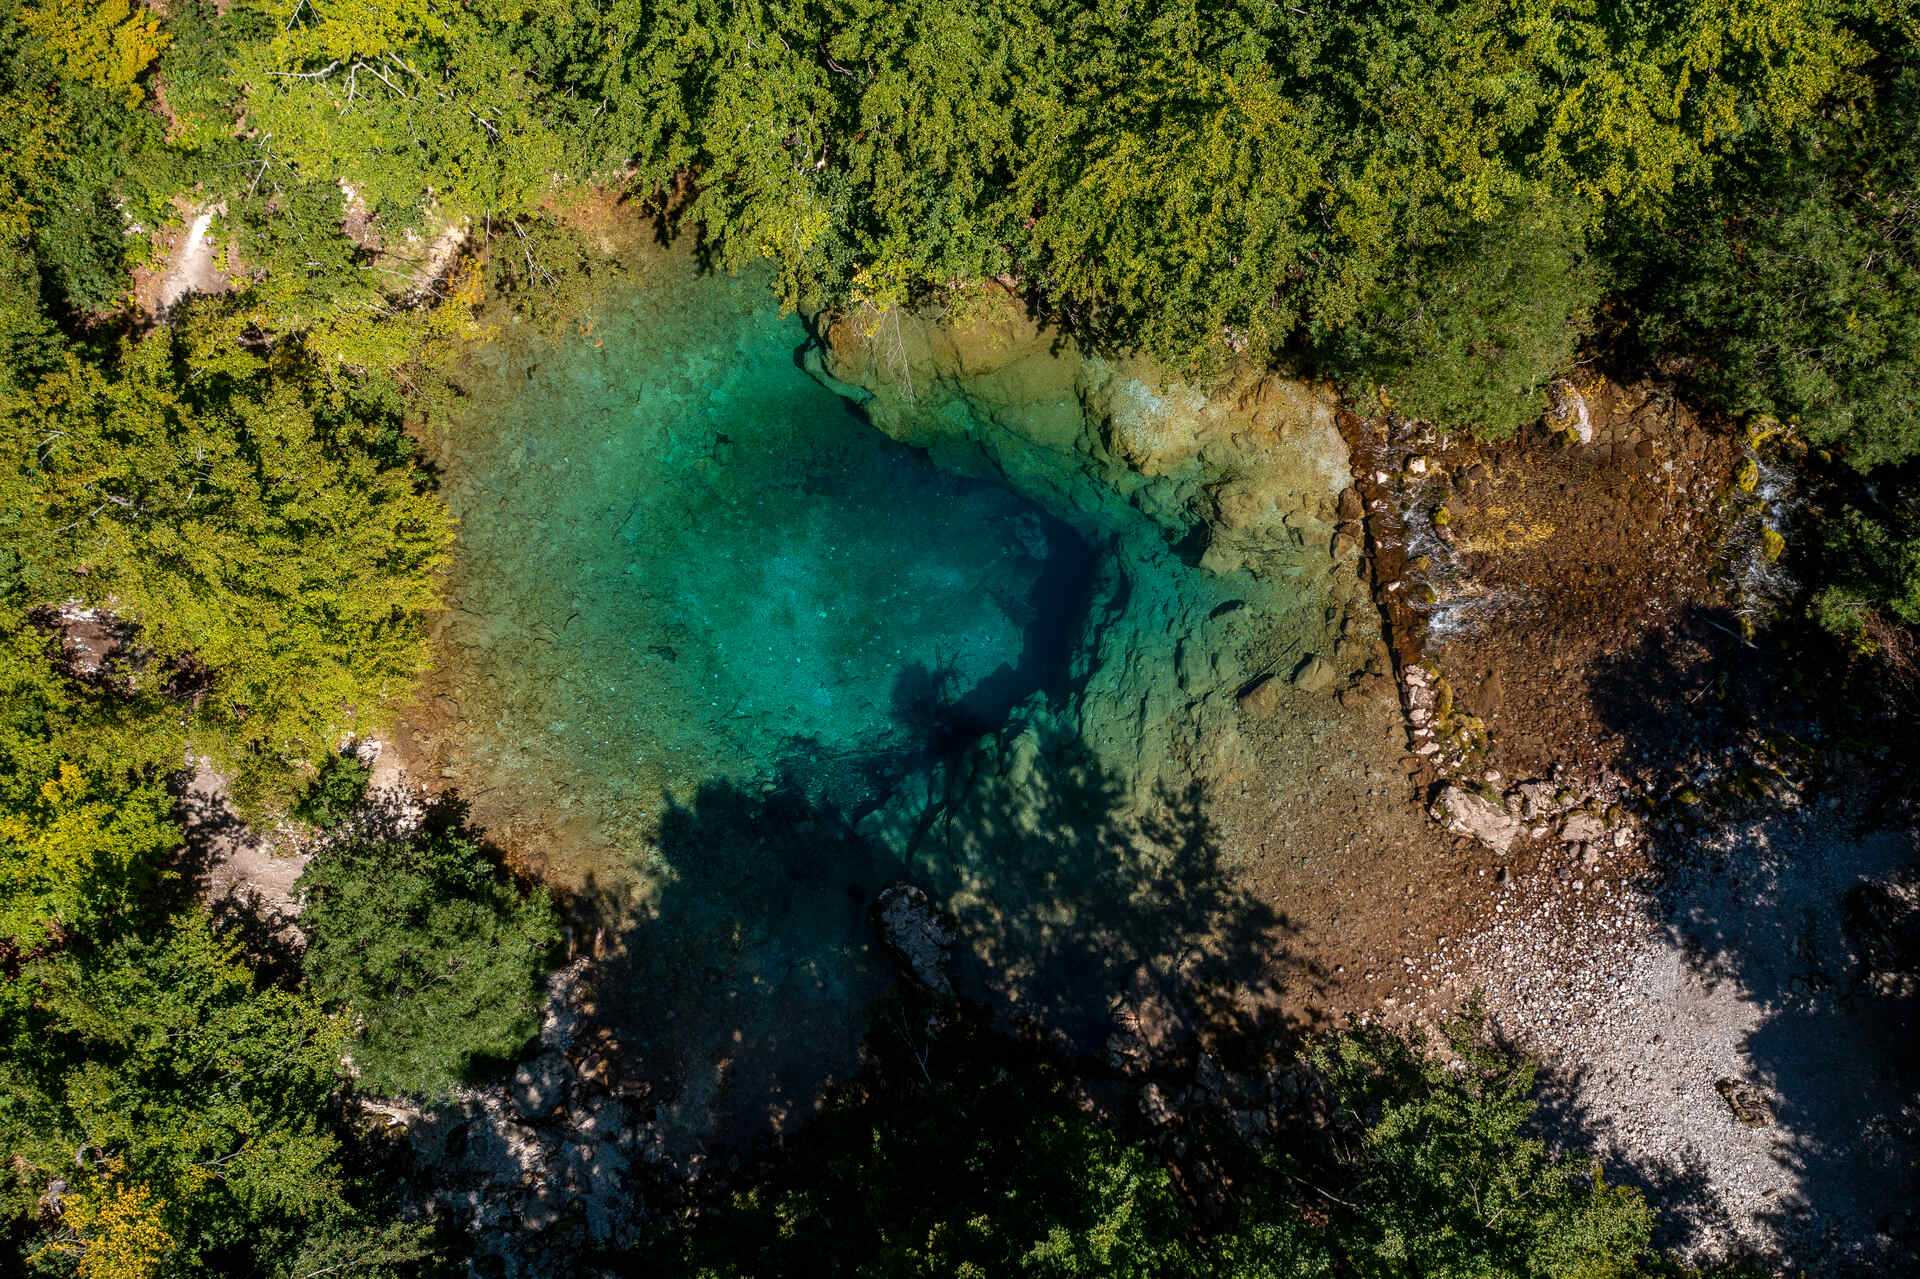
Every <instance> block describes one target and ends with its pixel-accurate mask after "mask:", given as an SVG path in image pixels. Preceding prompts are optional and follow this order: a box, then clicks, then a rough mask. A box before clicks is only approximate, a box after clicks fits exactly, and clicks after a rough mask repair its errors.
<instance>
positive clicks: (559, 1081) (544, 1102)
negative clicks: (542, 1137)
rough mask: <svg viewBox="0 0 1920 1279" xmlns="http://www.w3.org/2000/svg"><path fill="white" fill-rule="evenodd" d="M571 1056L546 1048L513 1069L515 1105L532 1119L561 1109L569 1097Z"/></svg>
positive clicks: (512, 1088) (512, 1090)
mask: <svg viewBox="0 0 1920 1279" xmlns="http://www.w3.org/2000/svg"><path fill="white" fill-rule="evenodd" d="M570 1074H571V1072H570V1071H569V1070H568V1069H567V1059H566V1058H565V1057H562V1056H561V1055H560V1054H559V1053H557V1052H544V1053H541V1054H540V1055H539V1056H538V1057H535V1058H534V1059H533V1060H531V1061H527V1062H522V1063H521V1065H520V1068H519V1069H518V1070H516V1071H514V1072H513V1085H512V1087H511V1089H510V1090H509V1091H510V1093H511V1095H512V1097H513V1104H514V1108H515V1109H516V1110H518V1111H519V1112H520V1113H521V1114H522V1115H524V1116H525V1117H526V1118H528V1119H545V1118H547V1117H548V1116H549V1115H551V1114H553V1112H554V1111H556V1110H558V1109H560V1106H561V1104H562V1103H564V1102H565V1101H566V1099H567V1079H568V1076H569V1075H570Z"/></svg>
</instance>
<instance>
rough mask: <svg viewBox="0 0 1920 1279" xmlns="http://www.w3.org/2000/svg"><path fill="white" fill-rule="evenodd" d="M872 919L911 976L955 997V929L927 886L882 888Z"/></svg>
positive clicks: (944, 996)
mask: <svg viewBox="0 0 1920 1279" xmlns="http://www.w3.org/2000/svg"><path fill="white" fill-rule="evenodd" d="M873 920H874V926H875V927H876V928H878V929H879V931H880V940H881V941H882V942H883V943H884V944H885V945H886V948H887V952H888V953H889V954H891V955H892V956H893V958H894V961H895V962H896V963H898V964H899V965H900V967H901V968H902V969H904V970H905V971H906V973H907V975H908V976H909V977H912V978H913V980H914V981H916V982H918V983H919V984H920V985H921V986H923V987H925V988H926V989H927V991H928V992H929V993H931V994H933V995H935V996H937V997H939V998H941V999H951V998H953V980H952V978H950V977H949V976H948V975H947V966H948V962H949V957H948V954H947V951H948V949H949V948H950V947H951V946H952V945H953V943H954V939H955V933H954V931H953V929H952V928H950V927H949V926H948V925H947V922H946V921H945V920H944V919H942V918H941V917H940V912H939V910H938V909H937V908H936V907H935V906H934V904H933V899H932V898H931V897H929V896H927V891H926V890H925V889H924V888H919V887H916V886H915V885H913V884H891V885H889V886H888V887H886V888H884V889H882V890H881V892H880V896H879V897H878V898H876V899H875V901H874V905H873Z"/></svg>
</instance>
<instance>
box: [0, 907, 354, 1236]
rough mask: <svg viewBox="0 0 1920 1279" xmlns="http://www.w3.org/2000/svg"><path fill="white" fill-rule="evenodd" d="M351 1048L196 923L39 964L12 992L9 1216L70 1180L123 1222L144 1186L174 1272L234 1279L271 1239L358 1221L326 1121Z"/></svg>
mask: <svg viewBox="0 0 1920 1279" xmlns="http://www.w3.org/2000/svg"><path fill="white" fill-rule="evenodd" d="M346 1038H347V1028H346V1026H345V1025H344V1023H342V1022H340V1021H339V1020H338V1019H335V1018H330V1017H328V1016H326V1015H325V1014H324V1013H322V1011H321V1009H320V1007H319V1005H318V1003H317V1002H316V1001H315V1000H314V999H313V998H312V997H311V996H308V995H302V994H294V993H290V992H288V991H284V990H280V989H276V988H274V987H271V986H263V985H262V984H260V982H259V981H258V980H257V979H256V977H255V975H254V973H253V972H252V970H251V969H250V968H249V967H248V966H247V965H246V964H245V963H244V962H243V961H242V959H241V957H240V955H239V953H238V950H237V948H236V947H235V945H234V944H233V943H232V942H231V941H228V940H226V939H224V938H222V937H221V936H220V935H219V934H218V933H217V932H215V931H214V929H213V927H212V926H211V924H210V923H209V922H208V920H207V917H206V916H205V915H204V914H203V913H201V912H198V911H195V912H191V913H189V914H186V915H184V916H181V917H179V918H177V919H175V920H173V921H171V922H168V923H165V924H163V925H162V926H161V927H160V928H159V929H158V930H157V931H156V933H155V935H154V936H152V937H151V938H139V937H123V938H119V939H116V940H114V941H111V942H109V943H108V944H106V945H104V946H101V947H99V948H97V949H89V950H69V951H63V952H60V953H56V954H53V955H49V956H46V957H44V958H42V959H38V960H35V961H33V962H32V963H30V964H28V965H27V966H26V967H25V968H24V970H23V971H22V972H21V973H20V975H19V976H18V977H17V978H14V979H10V980H5V981H0V1148H3V1149H4V1150H5V1152H6V1157H7V1159H8V1161H9V1169H10V1170H9V1173H8V1178H9V1181H8V1193H7V1198H6V1204H5V1206H6V1208H7V1210H8V1212H9V1214H10V1215H15V1216H16V1217H17V1216H20V1215H26V1216H29V1217H30V1216H31V1214H32V1213H33V1212H34V1211H35V1203H36V1200H37V1198H38V1197H39V1196H40V1195H42V1194H44V1193H45V1192H46V1191H47V1190H48V1188H49V1187H50V1185H51V1184H52V1180H53V1179H54V1178H56V1177H57V1178H61V1179H63V1180H64V1181H65V1182H66V1183H67V1187H68V1189H69V1190H70V1191H71V1192H72V1193H74V1194H76V1195H78V1196H80V1197H81V1199H82V1201H83V1202H91V1203H93V1204H95V1205H97V1206H98V1207H99V1209H100V1211H102V1212H108V1213H109V1216H111V1215H112V1214H111V1212H110V1211H109V1206H110V1205H112V1204H116V1203H117V1204H120V1205H121V1206H122V1207H128V1211H129V1213H131V1207H129V1203H130V1202H131V1201H127V1200H125V1198H124V1192H127V1191H129V1190H132V1189H134V1188H137V1195H136V1198H137V1200H138V1203H137V1204H133V1205H132V1206H133V1207H139V1208H140V1212H139V1213H138V1214H133V1216H137V1217H139V1218H141V1219H142V1220H144V1219H146V1218H148V1217H151V1218H152V1219H153V1222H152V1224H154V1225H156V1226H157V1227H158V1228H159V1229H160V1230H161V1231H162V1232H163V1233H164V1234H165V1236H167V1237H168V1238H169V1239H170V1240H171V1241H172V1243H171V1245H170V1250H169V1255H170V1256H171V1257H172V1259H173V1263H174V1264H176V1265H179V1266H186V1267H190V1266H191V1265H196V1264H197V1265H204V1266H208V1267H212V1268H215V1269H218V1268H220V1265H221V1259H222V1258H232V1257H233V1256H235V1255H246V1253H247V1252H248V1251H249V1250H250V1246H251V1243H252V1241H253V1239H254V1237H255V1235H256V1234H257V1233H258V1232H259V1231H261V1230H263V1229H267V1228H270V1227H274V1228H282V1229H286V1228H291V1227H292V1226H293V1225H294V1224H295V1223H299V1222H303V1221H307V1220H310V1219H316V1218H321V1217H326V1216H329V1215H331V1214H335V1213H338V1212H341V1211H343V1210H344V1205H343V1201H342V1199H341V1178H340V1174H339V1171H338V1169H337V1167H336V1166H335V1157H336V1151H337V1141H336V1138H335V1137H334V1135H333V1134H332V1132H331V1131H330V1124H329V1122H328V1120H327V1116H328V1114H329V1111H330V1106H329V1101H328V1099H329V1096H330V1094H332V1092H333V1091H334V1089H335V1086H336V1081H337V1078H338V1073H339V1070H340V1058H341V1053H342V1050H343V1048H344V1046H345V1043H346ZM123 1215H125V1214H123ZM85 1217H86V1214H85V1213H83V1214H82V1220H83V1222H84V1219H85ZM132 1219H133V1217H132V1216H129V1217H128V1220H132ZM142 1231H143V1237H147V1238H149V1239H151V1238H152V1237H153V1236H152V1232H151V1231H149V1230H146V1228H145V1227H143V1228H142ZM49 1242H51V1243H58V1242H59V1241H58V1239H57V1238H55V1239H53V1240H50V1241H49ZM81 1242H84V1239H83V1240H82V1241H81ZM59 1251H60V1249H58V1248H56V1249H55V1252H56V1253H58V1252H59Z"/></svg>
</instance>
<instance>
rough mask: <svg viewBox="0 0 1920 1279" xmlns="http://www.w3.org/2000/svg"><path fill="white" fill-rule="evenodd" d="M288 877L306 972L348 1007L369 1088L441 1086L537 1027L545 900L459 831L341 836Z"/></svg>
mask: <svg viewBox="0 0 1920 1279" xmlns="http://www.w3.org/2000/svg"><path fill="white" fill-rule="evenodd" d="M299 889H300V891H301V892H302V893H303V894H304V895H305V898H306V907H305V909H304V911H303V913H302V914H301V917H300V923H301V927H302V928H303V929H304V930H305V931H306V933H307V951H306V957H305V960H304V963H305V968H306V974H307V979H308V982H309V984H310V985H311V987H312V989H313V990H314V992H315V993H316V994H318V995H319V996H320V997H321V998H322V999H323V1000H326V1001H328V1002H329V1003H334V1004H346V1005H349V1006H350V1007H351V1008H352V1010H353V1012H354V1014H355V1015H356V1018H357V1020H358V1024H359V1037H358V1042H357V1044H356V1045H355V1047H354V1050H353V1060H354V1064H355V1066H356V1067H357V1068H358V1069H359V1072H360V1079H361V1084H362V1086H363V1087H365V1088H366V1089H368V1090H369V1091H372V1092H378V1093H388V1094H408V1095H414V1096H421V1097H429V1098H437V1097H443V1096H445V1095H446V1094H447V1093H448V1091H449V1090H451V1089H452V1088H453V1087H454V1086H455V1085H457V1084H458V1083H460V1082H461V1081H462V1080H463V1079H464V1078H466V1077H467V1075H468V1074H469V1073H470V1071H471V1070H472V1068H473V1067H474V1066H475V1064H476V1063H477V1062H478V1061H480V1060H481V1059H500V1058H509V1057H512V1056H513V1055H515V1054H516V1053H518V1052H519V1051H520V1050H521V1049H522V1048H523V1047H525V1046H526V1043H527V1041H528V1040H529V1039H531V1038H532V1037H533V1034H534V1032H535V1031H536V1030H537V1029H538V1028H539V1025H540V1008H541V979H542V977H543V976H544V975H545V973H546V971H547V966H548V960H549V959H550V958H551V955H552V952H553V949H554V947H555V945H556V944H557V943H558V941H559V938H560V929H559V923H558V920H557V919H556V917H555V914H554V909H553V905H552V903H551V902H550V901H549V900H548V897H547V893H546V890H545V889H535V890H534V891H533V892H531V893H522V892H521V891H520V889H519V888H518V887H516V886H515V885H514V884H513V883H511V882H510V881H508V880H507V879H506V878H504V877H503V876H502V875H500V874H499V872H498V871H497V870H496V869H495V868H494V867H493V866H492V865H491V864H490V863H488V861H487V860H486V859H485V858H483V857H482V856H481V855H480V851H479V849H478V848H476V847H475V846H474V844H473V842H472V841H471V840H468V839H465V838H463V837H461V836H460V835H458V834H454V833H450V832H445V831H422V832H420V833H419V834H416V835H414V836H411V837H408V838H369V839H364V840H355V841H350V842H347V843H344V844H342V845H340V846H338V847H334V848H329V849H325V850H323V851H322V852H321V853H320V854H319V855H318V856H316V857H315V858H314V860H313V862H312V864H311V865H309V866H308V867H307V870H306V873H305V874H303V875H302V876H301V877H300V883H299Z"/></svg>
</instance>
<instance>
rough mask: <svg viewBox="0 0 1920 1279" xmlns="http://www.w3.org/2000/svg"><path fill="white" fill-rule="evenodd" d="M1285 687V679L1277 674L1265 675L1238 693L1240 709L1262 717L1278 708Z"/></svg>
mask: <svg viewBox="0 0 1920 1279" xmlns="http://www.w3.org/2000/svg"><path fill="white" fill-rule="evenodd" d="M1286 687H1287V685H1286V681H1285V680H1283V679H1281V678H1279V677H1278V676H1275V675H1268V676H1265V677H1264V678H1262V679H1261V680H1260V682H1259V683H1257V684H1255V685H1254V686H1253V687H1252V688H1249V689H1248V690H1247V691H1246V692H1244V693H1242V694H1240V698H1239V701H1240V709H1242V710H1244V711H1246V712H1247V713H1248V714H1250V715H1257V716H1259V717H1261V718H1262V719H1264V718H1266V717H1267V716H1269V715H1272V714H1273V713H1274V712H1275V711H1278V710H1279V709H1280V702H1281V699H1282V697H1283V696H1284V695H1285V693H1286Z"/></svg>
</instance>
